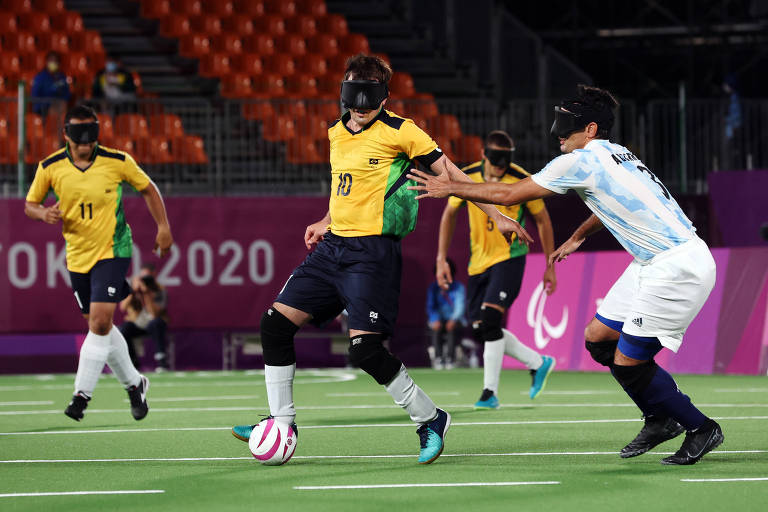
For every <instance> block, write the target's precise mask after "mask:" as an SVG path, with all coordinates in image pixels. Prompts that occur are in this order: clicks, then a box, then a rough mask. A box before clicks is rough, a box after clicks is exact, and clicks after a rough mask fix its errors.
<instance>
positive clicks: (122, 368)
mask: <svg viewBox="0 0 768 512" xmlns="http://www.w3.org/2000/svg"><path fill="white" fill-rule="evenodd" d="M109 341H110V347H109V356H108V357H107V364H108V365H109V367H110V369H112V373H114V374H115V377H116V378H117V380H118V381H120V384H122V385H123V387H125V388H126V389H127V388H129V387H131V386H138V385H139V383H140V382H141V375H140V374H139V371H138V370H137V369H136V367H135V366H133V362H131V356H130V354H128V342H127V341H125V338H124V337H123V333H121V332H120V329H118V328H117V327H115V326H114V325H112V329H110V331H109Z"/></svg>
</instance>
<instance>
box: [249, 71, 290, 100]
mask: <svg viewBox="0 0 768 512" xmlns="http://www.w3.org/2000/svg"><path fill="white" fill-rule="evenodd" d="M252 83H253V90H254V93H257V94H259V95H261V96H263V97H269V98H279V97H282V96H285V82H284V80H283V77H282V76H280V75H277V74H275V73H267V72H265V73H262V74H261V75H259V76H256V77H253V79H252Z"/></svg>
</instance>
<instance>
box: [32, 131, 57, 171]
mask: <svg viewBox="0 0 768 512" xmlns="http://www.w3.org/2000/svg"><path fill="white" fill-rule="evenodd" d="M60 141H61V137H45V136H43V137H37V138H32V137H30V136H29V135H27V154H26V155H25V158H24V160H25V161H26V162H27V163H28V164H36V163H38V162H39V161H40V160H43V159H44V158H45V157H47V156H48V155H50V154H51V153H53V152H55V151H58V150H59V149H60V148H61V145H60Z"/></svg>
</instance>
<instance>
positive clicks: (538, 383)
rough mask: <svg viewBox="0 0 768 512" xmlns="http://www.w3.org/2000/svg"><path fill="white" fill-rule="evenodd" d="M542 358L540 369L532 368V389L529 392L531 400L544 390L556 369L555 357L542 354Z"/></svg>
mask: <svg viewBox="0 0 768 512" xmlns="http://www.w3.org/2000/svg"><path fill="white" fill-rule="evenodd" d="M541 360H542V363H541V366H540V367H539V369H538V370H531V377H532V382H531V391H530V393H528V396H530V397H531V400H533V399H534V398H536V397H537V396H538V395H539V393H541V392H542V390H543V389H544V386H546V385H547V378H548V377H549V374H550V373H552V370H554V369H555V363H556V362H557V361H556V360H555V358H554V357H550V356H541Z"/></svg>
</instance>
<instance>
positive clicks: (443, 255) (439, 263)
mask: <svg viewBox="0 0 768 512" xmlns="http://www.w3.org/2000/svg"><path fill="white" fill-rule="evenodd" d="M458 214H459V209H458V207H456V206H454V205H452V204H451V203H448V204H446V205H445V209H444V210H443V216H442V217H441V218H440V234H439V235H438V240H437V258H436V261H435V274H436V275H435V278H436V279H437V284H438V285H439V286H440V287H441V288H443V289H445V290H447V289H448V288H449V287H450V284H451V283H452V282H453V276H452V275H451V267H450V265H448V259H447V258H448V248H449V247H450V246H451V240H453V233H454V231H455V230H456V217H457V216H458Z"/></svg>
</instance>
